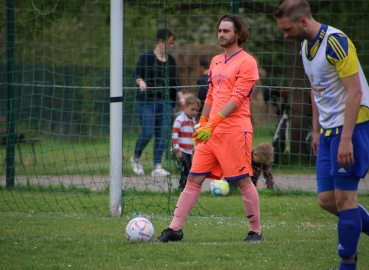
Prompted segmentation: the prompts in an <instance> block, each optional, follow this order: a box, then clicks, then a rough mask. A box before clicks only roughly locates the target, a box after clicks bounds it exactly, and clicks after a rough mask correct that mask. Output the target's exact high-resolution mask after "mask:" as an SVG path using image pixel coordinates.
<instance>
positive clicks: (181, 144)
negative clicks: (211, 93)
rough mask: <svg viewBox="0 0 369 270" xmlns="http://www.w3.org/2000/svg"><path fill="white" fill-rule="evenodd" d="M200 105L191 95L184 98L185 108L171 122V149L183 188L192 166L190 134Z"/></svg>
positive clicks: (192, 149)
mask: <svg viewBox="0 0 369 270" xmlns="http://www.w3.org/2000/svg"><path fill="white" fill-rule="evenodd" d="M200 107H201V101H200V99H198V98H197V97H195V96H193V95H191V96H188V97H187V98H186V99H185V108H184V110H183V112H182V113H181V114H180V115H178V116H177V118H176V120H175V121H174V123H173V132H172V142H173V151H174V154H175V156H176V158H177V162H178V165H179V167H180V169H181V175H180V177H179V188H180V189H184V188H185V186H186V183H187V175H188V173H189V172H190V169H191V166H192V155H193V151H194V146H193V143H192V134H193V132H194V126H195V124H196V120H195V116H196V115H197V113H198V111H199V109H200Z"/></svg>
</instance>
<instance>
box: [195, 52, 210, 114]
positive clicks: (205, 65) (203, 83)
mask: <svg viewBox="0 0 369 270" xmlns="http://www.w3.org/2000/svg"><path fill="white" fill-rule="evenodd" d="M198 69H199V74H200V77H199V78H198V80H197V85H198V88H197V97H198V98H199V99H200V101H201V107H200V110H199V117H200V116H201V112H202V108H203V107H204V102H205V99H206V95H207V93H208V89H209V86H208V71H209V62H208V61H207V60H205V59H200V61H199V67H198Z"/></svg>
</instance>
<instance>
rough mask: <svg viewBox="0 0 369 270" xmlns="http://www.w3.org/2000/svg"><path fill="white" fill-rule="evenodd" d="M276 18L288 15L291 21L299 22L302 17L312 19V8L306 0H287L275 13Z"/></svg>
mask: <svg viewBox="0 0 369 270" xmlns="http://www.w3.org/2000/svg"><path fill="white" fill-rule="evenodd" d="M274 17H275V18H276V19H280V18H283V17H287V18H288V19H289V20H290V21H291V22H294V23H297V22H298V21H299V20H300V19H301V18H302V17H305V18H307V19H311V18H312V16H311V9H310V6H309V3H308V2H307V1H305V0H285V1H284V2H283V3H282V4H281V5H280V6H279V7H278V9H277V11H276V12H275V13H274Z"/></svg>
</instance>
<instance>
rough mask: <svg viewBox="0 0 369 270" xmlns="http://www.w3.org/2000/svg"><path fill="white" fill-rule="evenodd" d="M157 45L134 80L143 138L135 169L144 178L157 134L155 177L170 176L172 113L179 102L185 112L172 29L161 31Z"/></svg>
mask: <svg viewBox="0 0 369 270" xmlns="http://www.w3.org/2000/svg"><path fill="white" fill-rule="evenodd" d="M156 39H157V44H156V46H155V49H154V50H153V51H148V52H146V53H144V54H142V55H141V56H140V58H139V60H138V62H137V65H136V69H135V74H134V79H135V83H136V85H137V86H138V88H139V89H138V91H137V93H136V100H137V102H138V108H139V120H140V124H141V134H140V136H139V138H138V140H137V141H136V145H135V149H134V154H133V156H132V157H131V160H130V161H131V165H132V169H133V171H134V173H135V174H137V175H141V174H144V168H143V165H142V164H141V162H140V157H141V155H142V152H143V150H144V149H145V147H146V146H147V145H148V143H149V142H150V140H151V138H152V137H153V136H154V134H155V142H154V146H153V148H154V149H153V150H154V168H153V170H152V172H151V175H152V176H168V175H169V174H170V173H169V172H168V171H166V170H165V169H164V168H162V166H161V160H162V156H163V153H164V149H165V147H166V145H165V144H166V136H167V135H168V134H169V133H170V124H171V115H172V110H173V108H174V106H175V104H176V99H177V97H178V100H179V102H180V104H181V108H182V109H183V108H184V98H183V93H182V91H180V90H178V86H179V80H178V75H177V64H176V61H175V59H174V57H173V56H172V55H170V54H169V53H168V51H169V50H170V49H172V48H173V46H174V41H175V36H174V34H173V33H172V32H171V31H170V30H169V29H166V28H164V29H159V30H157V33H156Z"/></svg>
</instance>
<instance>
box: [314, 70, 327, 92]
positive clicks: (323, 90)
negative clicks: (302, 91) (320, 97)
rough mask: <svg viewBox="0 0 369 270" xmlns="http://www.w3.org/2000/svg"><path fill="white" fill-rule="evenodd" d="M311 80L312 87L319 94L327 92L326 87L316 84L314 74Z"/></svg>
mask: <svg viewBox="0 0 369 270" xmlns="http://www.w3.org/2000/svg"><path fill="white" fill-rule="evenodd" d="M310 82H311V89H313V91H314V92H317V93H318V94H321V93H323V92H325V88H322V87H319V86H315V84H314V75H313V74H310Z"/></svg>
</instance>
